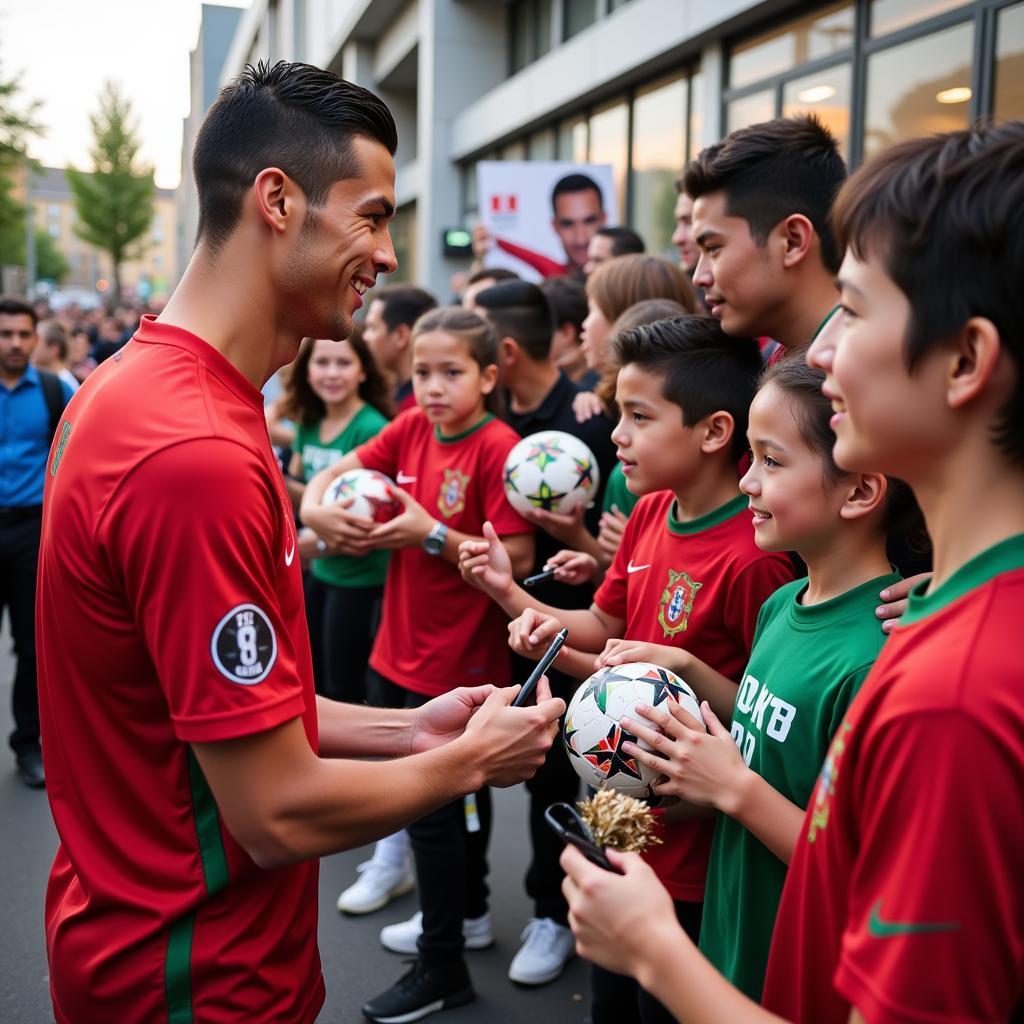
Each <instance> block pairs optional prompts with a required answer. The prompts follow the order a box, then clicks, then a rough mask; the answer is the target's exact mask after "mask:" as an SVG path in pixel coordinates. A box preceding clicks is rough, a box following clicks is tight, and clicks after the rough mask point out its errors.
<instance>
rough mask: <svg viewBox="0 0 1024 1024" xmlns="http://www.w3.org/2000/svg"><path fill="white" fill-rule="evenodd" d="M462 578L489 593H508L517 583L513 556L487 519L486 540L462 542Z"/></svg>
mask: <svg viewBox="0 0 1024 1024" xmlns="http://www.w3.org/2000/svg"><path fill="white" fill-rule="evenodd" d="M459 572H461V573H462V578H463V579H464V580H465V581H466V582H467V583H471V584H472V585H473V586H474V587H477V588H478V589H480V590H483V591H485V592H486V593H488V594H491V595H495V594H504V593H506V592H507V591H509V590H510V589H511V588H512V587H513V586H514V585H515V580H514V579H513V577H512V560H511V559H510V558H509V557H508V552H507V551H506V550H505V545H504V544H502V543H501V539H500V538H499V537H498V534H497V533H496V532H495V530H494V527H493V526H492V525H491V524H490V523H484V539H483V540H466V541H463V542H462V543H461V544H460V545H459Z"/></svg>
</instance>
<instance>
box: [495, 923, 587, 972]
mask: <svg viewBox="0 0 1024 1024" xmlns="http://www.w3.org/2000/svg"><path fill="white" fill-rule="evenodd" d="M575 951H576V942H575V940H574V939H573V937H572V932H571V931H570V930H569V929H568V928H566V927H565V926H564V925H560V924H557V923H556V922H555V921H552V920H551V918H550V917H533V918H530V922H529V924H527V926H526V928H525V929H524V930H523V944H522V946H520V947H519V952H518V953H516V955H515V957H514V958H513V960H512V963H511V964H510V965H509V969H508V976H509V978H510V979H511V980H512V981H514V982H516V983H517V984H519V985H546V984H547V983H548V982H549V981H554V980H555V978H557V977H558V976H559V975H560V974H561V973H562V971H564V970H565V965H566V964H567V963H568V962H569V961H570V960H571V959H572V956H573V953H575Z"/></svg>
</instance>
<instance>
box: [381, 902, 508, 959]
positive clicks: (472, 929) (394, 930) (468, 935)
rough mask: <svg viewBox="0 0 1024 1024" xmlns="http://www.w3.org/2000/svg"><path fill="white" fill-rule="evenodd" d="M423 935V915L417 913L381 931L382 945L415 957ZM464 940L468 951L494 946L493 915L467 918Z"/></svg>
mask: <svg viewBox="0 0 1024 1024" xmlns="http://www.w3.org/2000/svg"><path fill="white" fill-rule="evenodd" d="M422 934H423V913H422V911H420V912H417V913H415V914H413V915H412V917H410V918H409V920H408V921H399V922H398V924H389V925H388V926H387V927H386V928H381V930H380V944H381V945H382V946H383V947H384V948H385V949H390V950H391V952H392V953H404V954H405V955H407V956H409V955H412V956H415V955H416V953H417V952H418V948H417V946H416V940H417V939H418V938H419V937H420V936H421V935H422ZM462 938H463V939H464V940H465V943H466V949H487V947H488V946H493V945H494V932H492V931H491V915H490V914H482V915H481V916H480V917H467V918H466V919H465V920H464V921H463V922H462Z"/></svg>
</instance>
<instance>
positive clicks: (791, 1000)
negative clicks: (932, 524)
mask: <svg viewBox="0 0 1024 1024" xmlns="http://www.w3.org/2000/svg"><path fill="white" fill-rule="evenodd" d="M1022 620H1024V534H1022V535H1018V536H1016V537H1013V538H1010V539H1009V540H1006V541H1004V542H1003V543H1001V544H997V545H996V546H994V547H992V548H989V549H988V550H987V551H985V552H983V553H982V554H981V555H979V556H978V557H977V558H975V559H973V560H972V561H971V562H969V563H968V564H967V565H965V566H964V567H963V568H961V569H960V570H959V571H958V572H956V573H955V574H954V575H953V576H952V577H950V579H949V580H947V581H946V582H945V583H944V584H943V585H942V586H940V587H939V588H937V589H936V590H935V592H934V593H932V594H927V595H925V594H923V593H921V592H920V591H917V592H915V593H913V594H912V595H911V599H910V605H909V607H908V609H907V612H906V613H905V614H904V616H903V618H902V619H901V620H900V625H899V626H897V628H896V629H894V630H893V632H892V634H891V636H890V637H889V639H888V640H887V641H886V644H885V646H884V647H883V648H882V653H881V655H880V656H879V658H878V660H877V661H876V662H875V665H874V667H873V668H872V670H871V672H870V674H869V675H868V678H867V680H866V681H865V682H864V685H863V687H862V688H861V690H860V693H859V694H858V695H857V697H856V698H855V699H854V701H853V703H852V704H851V705H850V708H849V710H848V711H847V713H846V718H845V720H844V721H843V724H842V725H841V726H840V728H839V731H838V732H837V733H836V735H835V738H834V740H833V741H832V745H831V747H830V749H829V754H828V757H827V758H826V760H825V764H824V766H823V767H822V771H821V775H820V777H819V779H818V784H817V787H816V789H815V792H814V795H813V797H812V799H811V803H810V805H809V806H808V808H807V815H806V817H805V819H804V825H803V833H802V836H801V839H800V841H799V842H798V844H797V847H796V852H795V855H794V857H793V863H792V865H791V866H790V869H789V874H788V875H787V877H786V886H785V889H784V890H783V894H782V903H781V905H780V907H779V915H778V919H777V921H776V925H775V932H774V934H773V937H772V948H771V955H770V957H769V961H768V974H767V977H766V979H765V988H764V1003H765V1005H766V1006H767V1007H768V1008H769V1009H771V1010H773V1011H775V1012H776V1013H779V1014H781V1015H782V1016H783V1017H784V1018H785V1019H786V1020H792V1021H798V1022H806V1024H811V1022H813V1024H846V1021H847V1020H848V1019H849V1015H850V1008H851V1006H855V1007H857V1009H859V1010H860V1012H861V1013H862V1015H863V1016H864V1017H865V1018H866V1019H867V1020H869V1021H871V1024H888V1022H893V1024H896V1022H899V1024H904V1022H906V1024H909V1022H918V1021H933V1022H936V1024H937V1022H945V1021H949V1022H953V1021H956V1022H967V1021H972V1022H975V1021H993V1022H995V1021H1008V1020H1014V1021H1019V1020H1024V873H1022V867H1024V783H1022V778H1024V647H1022V646H1021V643H1020V626H1021V622H1022Z"/></svg>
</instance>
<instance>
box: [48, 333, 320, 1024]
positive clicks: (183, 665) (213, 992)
mask: <svg viewBox="0 0 1024 1024" xmlns="http://www.w3.org/2000/svg"><path fill="white" fill-rule="evenodd" d="M46 488H47V489H46V499H45V510H44V520H43V537H42V545H41V550H40V558H39V586H38V617H37V631H38V650H39V706H40V717H41V720H42V734H43V749H44V751H45V760H46V783H47V793H48V795H49V799H50V805H51V808H52V811H53V818H54V822H55V823H56V826H57V832H58V834H59V836H60V846H59V848H58V850H57V856H56V860H55V861H54V865H53V869H52V872H51V875H50V882H49V886H48V889H47V893H46V944H47V953H48V957H49V964H50V987H51V992H52V996H53V1004H54V1015H55V1017H56V1019H57V1021H58V1022H60V1024H70V1022H75V1024H77V1022H79V1021H141V1020H145V1021H154V1022H157V1024H159V1022H163V1021H184V1020H195V1021H203V1022H208V1024H214V1022H219V1024H228V1022H236V1021H240V1020H245V1021H254V1022H256V1021H260V1022H270V1021H281V1020H289V1021H298V1022H312V1021H313V1020H314V1019H315V1018H316V1016H317V1013H318V1011H319V1009H320V1007H321V1005H322V1003H323V999H324V986H323V980H322V978H321V974H320V960H319V955H318V953H317V946H316V929H317V909H316V908H317V862H316V861H315V860H314V861H309V862H307V863H304V864H296V865H293V866H291V867H283V868H277V869H275V870H272V871H266V870H262V869H261V868H259V867H257V866H256V865H255V864H254V863H253V861H252V860H251V859H250V858H249V856H248V855H247V854H246V852H245V851H244V850H243V849H242V847H241V846H240V845H239V844H238V843H237V842H236V841H235V840H234V838H233V837H232V836H231V833H230V832H228V830H227V828H226V827H225V825H224V823H223V821H222V819H221V818H220V815H219V813H218V810H217V806H216V804H215V802H214V799H213V795H212V794H211V792H210V789H209V787H208V786H207V784H206V780H205V779H204V777H203V773H202V771H201V769H200V767H199V764H198V762H197V760H196V758H195V756H194V754H193V753H192V748H191V746H190V744H192V743H197V742H202V743H209V742H213V741H220V740H232V739H236V738H238V737H242V736H248V735H252V734H254V733H258V732H262V731H265V730H268V729H272V728H274V727H275V726H278V725H281V724H282V723H284V722H287V721H289V720H290V719H295V718H301V719H302V722H303V726H304V728H305V732H306V736H307V738H308V741H309V744H310V747H311V748H312V749H314V750H315V749H316V745H317V725H316V705H315V702H314V693H313V677H312V668H311V663H310V653H309V641H308V634H307V630H306V621H305V615H304V611H303V597H302V575H301V568H300V563H299V559H298V558H297V557H296V547H295V523H294V520H293V517H292V512H291V504H290V502H289V500H288V496H287V493H286V491H285V489H284V484H283V481H282V478H281V473H280V471H279V469H278V466H277V463H276V461H275V459H274V455H273V453H272V451H271V448H270V442H269V439H268V437H267V429H266V423H265V420H264V415H263V400H262V396H261V395H260V393H259V391H257V390H256V388H254V387H253V386H252V385H251V384H250V383H249V382H248V381H247V380H245V379H244V378H243V377H242V375H241V374H240V373H239V372H238V371H237V370H236V369H235V368H234V367H233V366H232V365H231V364H230V363H228V362H227V360H225V359H224V358H223V357H222V356H221V355H220V354H219V353H218V352H216V351H215V350H214V349H213V348H211V347H210V346H209V345H207V344H206V343H205V342H204V341H202V340H200V339H199V338H197V337H195V336H194V335H192V334H189V333H188V332H186V331H183V330H180V329H178V328H175V327H172V326H170V325H167V324H162V323H155V322H153V321H152V319H151V318H145V319H144V321H143V323H142V326H141V327H140V328H139V331H138V333H137V334H136V335H135V338H134V340H132V341H131V343H130V344H128V345H127V346H126V347H125V348H124V349H123V350H122V351H121V352H119V353H117V354H116V355H114V356H113V357H112V358H110V359H108V360H107V361H106V362H105V363H104V364H103V365H102V366H101V367H100V368H99V369H98V370H97V371H95V372H94V373H93V374H92V375H91V377H90V378H89V380H88V381H87V383H86V384H85V385H84V386H83V387H82V388H81V389H80V390H79V392H78V393H77V394H76V395H75V397H74V398H73V399H72V401H71V403H70V404H69V405H68V407H67V409H66V410H65V413H64V418H63V422H62V425H61V428H60V430H59V432H58V437H57V441H56V443H55V444H54V447H53V450H52V452H51V457H50V465H49V468H48V473H47V480H46Z"/></svg>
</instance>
